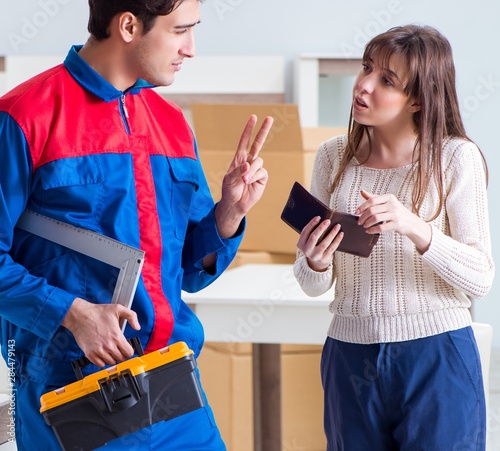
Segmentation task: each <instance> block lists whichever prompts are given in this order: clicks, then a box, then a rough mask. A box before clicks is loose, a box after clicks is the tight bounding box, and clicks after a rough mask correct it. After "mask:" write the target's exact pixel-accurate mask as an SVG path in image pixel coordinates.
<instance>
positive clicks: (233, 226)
mask: <svg viewBox="0 0 500 451" xmlns="http://www.w3.org/2000/svg"><path fill="white" fill-rule="evenodd" d="M214 216H215V224H216V226H217V231H218V233H219V236H220V237H221V238H223V239H229V238H232V237H234V236H235V235H236V233H237V232H238V229H239V228H240V225H241V221H243V218H244V217H245V215H244V214H242V213H241V212H237V211H235V209H234V208H229V207H226V206H225V205H224V204H222V203H221V202H219V203H218V204H217V206H216V207H215V212H214Z"/></svg>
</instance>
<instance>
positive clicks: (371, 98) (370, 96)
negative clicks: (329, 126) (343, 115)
mask: <svg viewBox="0 0 500 451" xmlns="http://www.w3.org/2000/svg"><path fill="white" fill-rule="evenodd" d="M406 74H407V68H406V66H405V64H404V61H403V59H402V58H401V57H400V56H399V55H392V56H391V57H390V58H389V60H388V64H387V66H385V65H384V58H376V57H375V59H371V58H370V59H368V60H366V61H364V62H363V67H362V69H361V71H360V72H359V74H358V76H357V77H356V81H355V82H354V88H353V105H352V116H353V119H354V120H355V121H356V122H358V123H359V124H362V125H366V126H371V127H385V128H387V127H394V126H397V127H401V126H404V125H412V124H413V113H414V112H415V111H417V110H418V108H416V106H415V102H414V101H413V99H412V98H410V97H409V96H408V95H407V94H406V93H405V92H404V86H405V82H406ZM412 126H413V125H412Z"/></svg>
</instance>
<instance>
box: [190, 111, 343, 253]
mask: <svg viewBox="0 0 500 451" xmlns="http://www.w3.org/2000/svg"><path fill="white" fill-rule="evenodd" d="M191 114H192V120H193V125H194V131H195V135H196V140H197V143H198V148H199V152H200V159H201V162H202V164H203V169H204V171H205V175H206V177H207V180H208V184H209V187H210V190H211V193H212V195H213V197H214V198H215V199H216V200H217V199H219V198H220V192H221V185H222V178H223V177H224V174H225V173H226V172H227V169H228V167H229V164H230V163H231V160H232V158H233V157H234V154H235V152H236V148H237V146H238V142H239V139H240V135H241V132H242V131H243V127H244V125H245V123H246V121H247V120H248V118H249V117H250V115H251V114H256V115H257V117H258V120H259V121H258V124H257V127H256V130H255V132H256V131H257V130H258V128H259V127H260V124H262V121H263V120H264V118H265V117H266V116H273V117H274V125H273V127H272V129H271V132H270V134H269V136H268V139H267V141H266V144H265V145H264V147H263V149H262V151H261V153H260V156H261V157H262V158H263V160H264V167H265V168H266V169H267V171H268V173H269V181H268V183H267V187H266V190H265V192H264V195H263V196H262V199H261V200H260V201H259V203H258V204H257V205H255V207H254V208H252V210H251V211H250V212H249V214H248V217H247V221H248V227H247V231H246V233H245V237H244V239H243V242H242V244H241V247H240V249H241V250H243V251H257V252H263V251H264V252H269V253H272V254H274V253H277V254H295V250H296V244H297V238H298V236H297V234H296V233H295V232H294V231H293V230H292V229H290V228H289V227H288V226H287V225H286V224H285V223H283V222H282V221H281V218H280V215H281V211H282V210H283V207H284V206H285V203H286V200H287V198H288V194H289V192H290V189H291V188H292V185H293V183H294V182H295V181H298V182H300V183H301V184H302V185H304V186H306V187H309V186H310V184H311V183H310V182H311V174H312V168H313V164H314V157H315V154H316V151H317V149H318V147H319V145H320V143H321V142H322V141H325V140H327V139H329V138H331V137H332V136H335V135H338V134H340V133H343V132H345V129H339V128H333V127H332V128H330V127H326V128H301V126H300V118H299V112H298V108H297V106H296V105H294V104H286V103H281V104H193V105H191Z"/></svg>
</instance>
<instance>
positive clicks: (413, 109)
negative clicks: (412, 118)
mask: <svg viewBox="0 0 500 451" xmlns="http://www.w3.org/2000/svg"><path fill="white" fill-rule="evenodd" d="M421 109H422V107H421V106H420V103H418V102H417V101H416V100H413V101H411V102H410V106H409V107H408V111H409V112H410V113H416V112H417V111H420V110H421Z"/></svg>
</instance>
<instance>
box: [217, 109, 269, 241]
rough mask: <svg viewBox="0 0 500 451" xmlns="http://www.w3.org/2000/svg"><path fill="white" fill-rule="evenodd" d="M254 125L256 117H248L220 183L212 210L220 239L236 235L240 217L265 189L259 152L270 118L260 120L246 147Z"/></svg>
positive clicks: (263, 170)
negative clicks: (218, 198) (220, 187)
mask: <svg viewBox="0 0 500 451" xmlns="http://www.w3.org/2000/svg"><path fill="white" fill-rule="evenodd" d="M256 124H257V117H256V116H255V115H252V116H250V118H249V119H248V122H247V123H246V125H245V128H244V129H243V133H242V134H241V138H240V142H239V144H238V149H237V150H236V154H235V155H234V158H233V161H232V162H231V165H230V166H229V169H228V171H227V173H226V175H225V176H224V179H223V181H222V197H221V200H220V201H219V203H218V205H217V208H216V210H215V220H216V223H217V230H218V231H219V235H220V236H221V238H230V237H232V236H233V235H234V234H235V233H236V232H237V230H238V228H239V226H240V224H241V221H242V219H243V217H244V216H245V215H246V214H247V213H248V212H249V211H250V209H251V208H252V207H253V206H254V205H255V204H256V203H257V202H258V201H259V199H260V198H261V197H262V194H263V193H264V189H265V187H266V183H267V179H268V174H267V171H266V170H265V168H264V166H263V164H264V162H263V160H262V158H260V157H259V152H260V150H261V149H262V146H263V145H264V143H265V141H266V138H267V135H268V133H269V130H270V129H271V126H272V125H273V118H272V117H270V116H268V117H266V118H265V119H264V122H263V123H262V125H261V127H260V130H259V131H258V133H257V135H256V136H255V139H254V141H253V143H252V145H251V147H250V140H251V137H252V132H253V130H254V128H255V126H256Z"/></svg>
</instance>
